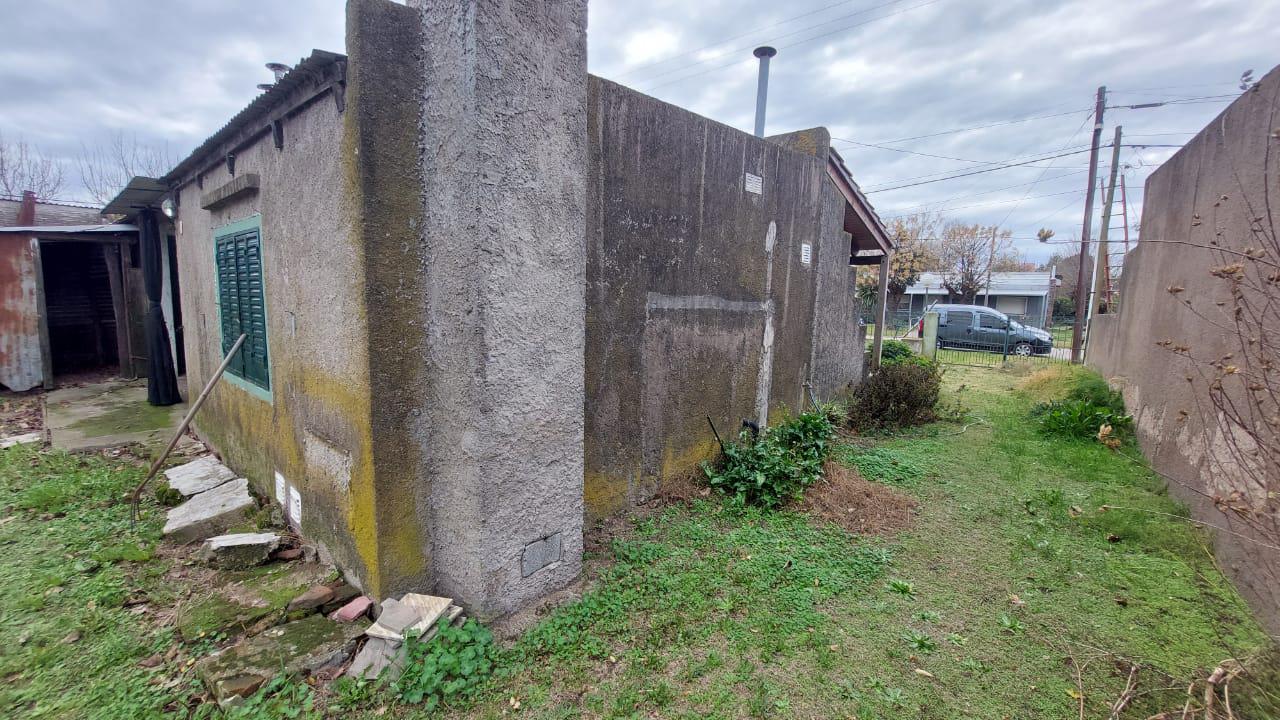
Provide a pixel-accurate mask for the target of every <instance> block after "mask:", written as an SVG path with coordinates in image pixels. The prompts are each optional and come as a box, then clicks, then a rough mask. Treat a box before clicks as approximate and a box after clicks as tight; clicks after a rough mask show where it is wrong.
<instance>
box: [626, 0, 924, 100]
mask: <svg viewBox="0 0 1280 720" xmlns="http://www.w3.org/2000/svg"><path fill="white" fill-rule="evenodd" d="M904 1H905V0H890V2H886V3H882V4H880V5H876V6H874V7H870V8H867V9H866V10H859V11H858V12H856V13H851V14H850V15H842V16H840V17H837V18H834V19H833V20H829V21H828V22H835V21H836V20H841V19H843V18H846V17H852V16H853V15H859V14H862V13H868V12H871V11H872V10H879V9H880V8H883V7H888V6H890V5H897V4H898V3H901V2H904ZM847 4H849V0H841V2H837V3H831V4H830V5H824V6H823V7H820V8H818V9H817V10H810V11H809V12H807V13H801V14H799V15H793V16H791V17H789V18H787V19H785V20H779V21H778V22H776V23H773V24H771V25H764V26H762V27H758V28H755V29H754V30H748V31H746V32H744V33H742V34H740V35H733V36H731V37H727V38H724V39H723V40H718V41H716V42H714V43H712V44H710V45H704V46H702V47H700V48H696V49H693V50H689V51H687V52H682V53H680V54H679V55H672V56H670V57H667V58H663V59H661V60H654V61H652V62H648V63H644V64H642V65H637V66H636V67H633V68H631V69H630V70H627V71H626V72H623V73H621V74H619V75H616V76H615V78H623V77H627V76H628V75H634V74H636V73H637V72H639V71H641V70H644V69H645V68H649V67H653V66H655V65H662V64H664V63H668V62H671V61H672V60H679V59H680V58H684V57H689V56H690V55H696V54H698V53H700V52H704V51H706V50H711V49H713V48H717V47H720V46H721V45H724V44H726V43H729V42H733V41H734V40H738V39H739V38H744V37H748V36H750V35H754V34H756V33H759V32H764V31H766V30H772V29H773V28H776V27H779V26H782V25H786V24H787V23H790V22H794V21H796V20H799V19H801V18H806V17H809V16H810V15H817V14H818V13H822V12H826V11H827V10H830V9H831V8H834V7H839V6H841V5H847ZM812 27H820V26H812ZM806 29H811V28H806ZM784 37H785V36H784ZM711 59H714V58H709V59H707V60H703V61H701V62H709V61H710V60H711ZM685 67H693V65H686V66H685ZM678 69H679V68H677V70H678ZM653 77H660V76H658V75H655V76H653ZM653 77H651V78H648V79H650V80H652V79H653Z"/></svg>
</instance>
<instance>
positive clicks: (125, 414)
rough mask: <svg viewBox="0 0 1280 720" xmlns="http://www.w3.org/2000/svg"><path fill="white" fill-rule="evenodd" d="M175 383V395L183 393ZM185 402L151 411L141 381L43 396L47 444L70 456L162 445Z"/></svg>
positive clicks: (114, 382)
mask: <svg viewBox="0 0 1280 720" xmlns="http://www.w3.org/2000/svg"><path fill="white" fill-rule="evenodd" d="M182 382H183V380H182V379H179V383H180V385H179V391H184V390H185V388H183V387H182V386H181V383H182ZM186 411H187V405H186V403H178V404H177V405H170V406H168V407H156V406H154V405H151V404H149V403H148V402H147V381H146V380H145V379H143V380H110V381H107V382H102V383H92V384H89V385H83V386H81V387H69V388H59V389H57V390H54V391H53V392H51V393H48V394H47V395H45V396H44V426H45V428H46V429H47V430H48V431H49V441H50V443H51V444H52V445H53V446H54V447H55V448H58V449H59V450H67V451H71V452H75V451H81V450H101V449H103V448H109V447H116V446H118V445H125V444H128V443H141V444H143V445H146V446H148V447H155V446H159V445H163V444H164V443H166V442H168V441H169V438H171V437H173V432H174V431H175V430H176V429H177V428H178V424H179V423H181V422H182V417H183V415H185V414H186Z"/></svg>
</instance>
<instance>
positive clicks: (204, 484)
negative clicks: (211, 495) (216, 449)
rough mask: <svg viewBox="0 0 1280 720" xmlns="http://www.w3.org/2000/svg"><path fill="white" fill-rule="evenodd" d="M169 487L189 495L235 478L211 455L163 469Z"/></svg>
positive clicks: (232, 473)
mask: <svg viewBox="0 0 1280 720" xmlns="http://www.w3.org/2000/svg"><path fill="white" fill-rule="evenodd" d="M164 477H165V480H167V481H168V482H169V487H171V488H173V489H174V490H177V491H178V492H180V493H182V494H183V496H184V497H191V496H192V495H198V494H200V493H202V492H206V491H208V490H212V489H214V488H216V487H218V486H219V485H223V484H225V483H228V482H231V481H232V480H235V479H236V474H235V473H234V472H232V471H231V468H229V467H227V466H226V465H223V464H222V463H220V462H218V459H217V458H215V457H213V456H212V455H205V456H204V457H200V458H196V459H195V460H192V461H191V462H189V463H186V464H185V465H178V466H176V467H171V468H169V469H168V470H165V471H164Z"/></svg>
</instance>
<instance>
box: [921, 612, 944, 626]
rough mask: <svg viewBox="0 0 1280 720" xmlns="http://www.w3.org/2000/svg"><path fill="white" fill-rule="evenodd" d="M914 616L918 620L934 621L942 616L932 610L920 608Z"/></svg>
mask: <svg viewBox="0 0 1280 720" xmlns="http://www.w3.org/2000/svg"><path fill="white" fill-rule="evenodd" d="M915 618H916V619H917V620H919V621H920V622H927V623H934V622H938V621H939V620H941V619H942V616H941V615H939V614H938V613H937V612H935V611H933V610H921V611H920V612H918V613H916V614H915Z"/></svg>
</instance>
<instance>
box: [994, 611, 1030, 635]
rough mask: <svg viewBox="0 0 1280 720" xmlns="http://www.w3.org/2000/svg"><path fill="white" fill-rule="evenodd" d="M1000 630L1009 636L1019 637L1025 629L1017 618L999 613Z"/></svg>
mask: <svg viewBox="0 0 1280 720" xmlns="http://www.w3.org/2000/svg"><path fill="white" fill-rule="evenodd" d="M1000 629H1001V630H1002V631H1004V632H1007V633H1009V634H1010V635H1021V634H1022V633H1023V631H1025V630H1026V629H1027V628H1026V626H1025V625H1023V624H1022V621H1021V620H1019V619H1018V618H1016V617H1012V616H1011V615H1009V613H1000Z"/></svg>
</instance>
